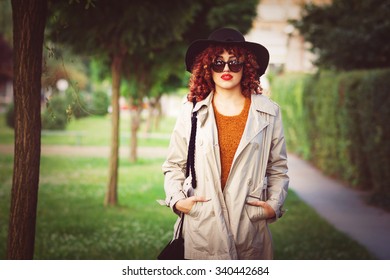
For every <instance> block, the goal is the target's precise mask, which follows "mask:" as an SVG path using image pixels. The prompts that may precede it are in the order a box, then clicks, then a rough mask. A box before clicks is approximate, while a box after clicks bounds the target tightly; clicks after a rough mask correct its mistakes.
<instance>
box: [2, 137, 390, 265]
mask: <svg viewBox="0 0 390 280" xmlns="http://www.w3.org/2000/svg"><path fill="white" fill-rule="evenodd" d="M166 152H167V151H166V149H165V148H146V147H139V149H138V154H139V156H140V157H146V158H155V157H160V158H164V157H165V156H166ZM12 153H13V146H12V145H0V154H12ZM109 153H110V149H109V147H84V146H43V147H42V154H43V155H50V154H56V155H63V156H73V155H78V156H96V157H108V156H109ZM120 154H121V156H122V157H127V156H128V155H129V149H128V148H121V149H120ZM289 175H290V179H291V181H290V188H291V189H293V190H294V191H295V192H296V193H297V194H298V196H299V197H300V198H301V199H303V200H304V201H305V202H306V203H307V204H309V205H310V206H311V207H312V208H314V209H315V210H316V211H317V212H318V214H319V215H321V216H322V217H324V218H325V219H326V220H328V221H329V222H330V223H331V224H333V225H334V226H335V227H336V228H337V229H339V230H340V231H342V232H344V233H346V234H347V235H349V236H350V237H351V238H353V239H355V240H356V241H357V242H359V243H360V244H362V245H363V246H365V247H366V248H367V249H368V250H369V251H370V252H371V253H372V254H373V255H374V256H375V257H377V258H378V259H387V260H390V213H388V212H385V211H383V210H381V209H378V208H375V207H371V206H368V205H367V204H365V203H364V202H363V199H362V197H363V196H364V193H363V192H359V191H356V190H352V189H350V188H347V187H346V186H344V185H343V184H341V183H340V182H338V181H336V180H333V179H330V178H329V177H326V176H324V175H323V174H322V173H321V172H320V171H319V170H317V169H316V168H314V167H313V166H312V165H310V164H308V163H307V162H306V161H304V160H301V159H299V158H298V157H296V156H294V155H291V154H290V155H289Z"/></svg>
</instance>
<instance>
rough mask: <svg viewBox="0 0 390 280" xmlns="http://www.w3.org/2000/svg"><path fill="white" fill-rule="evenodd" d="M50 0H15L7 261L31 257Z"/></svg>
mask: <svg viewBox="0 0 390 280" xmlns="http://www.w3.org/2000/svg"><path fill="white" fill-rule="evenodd" d="M46 13H47V2H46V0H36V1H28V0H12V14H13V15H12V17H13V30H14V34H13V36H14V103H15V151H14V171H13V180H12V191H11V209H10V219H9V228H8V243H7V259H18V260H20V259H33V257H34V243H35V226H36V214H37V204H38V186H39V165H40V156H41V74H42V46H43V33H44V29H45V23H46Z"/></svg>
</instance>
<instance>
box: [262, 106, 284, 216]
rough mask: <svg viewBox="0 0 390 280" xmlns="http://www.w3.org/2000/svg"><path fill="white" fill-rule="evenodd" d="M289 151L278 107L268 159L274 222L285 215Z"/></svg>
mask: <svg viewBox="0 0 390 280" xmlns="http://www.w3.org/2000/svg"><path fill="white" fill-rule="evenodd" d="M287 171H288V168H287V151H286V142H285V138H284V132H283V124H282V116H281V112H280V108H279V107H278V110H277V114H276V116H275V118H274V127H273V132H272V140H271V146H270V153H269V157H268V163H267V170H266V176H267V180H268V199H267V203H268V204H269V205H270V206H271V207H272V208H273V209H274V211H275V213H276V217H275V218H273V219H271V220H269V222H274V221H276V220H277V219H278V218H280V217H281V216H282V215H283V212H284V211H283V210H282V207H283V204H284V200H285V199H286V196H287V190H288V184H289V177H288V175H287Z"/></svg>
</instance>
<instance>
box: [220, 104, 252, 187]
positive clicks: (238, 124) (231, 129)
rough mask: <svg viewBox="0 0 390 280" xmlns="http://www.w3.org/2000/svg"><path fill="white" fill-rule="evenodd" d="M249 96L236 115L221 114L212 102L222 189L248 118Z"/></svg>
mask: <svg viewBox="0 0 390 280" xmlns="http://www.w3.org/2000/svg"><path fill="white" fill-rule="evenodd" d="M250 105H251V100H250V98H245V105H244V108H243V109H242V111H241V113H240V114H239V115H236V116H224V115H221V114H220V113H219V112H218V111H217V109H216V107H215V105H214V102H213V108H214V113H215V121H216V123H217V129H218V142H219V148H220V156H221V167H222V170H221V184H222V190H223V189H224V188H225V185H226V181H227V179H228V176H229V172H230V168H231V166H232V162H233V158H234V155H235V153H236V150H237V147H238V144H239V143H240V140H241V137H242V134H243V132H244V129H245V124H246V120H247V118H248V113H249V107H250Z"/></svg>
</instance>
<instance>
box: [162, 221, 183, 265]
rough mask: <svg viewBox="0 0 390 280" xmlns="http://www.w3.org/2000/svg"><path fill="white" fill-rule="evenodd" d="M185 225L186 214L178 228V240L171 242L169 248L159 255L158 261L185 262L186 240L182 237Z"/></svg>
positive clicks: (166, 247)
mask: <svg viewBox="0 0 390 280" xmlns="http://www.w3.org/2000/svg"><path fill="white" fill-rule="evenodd" d="M183 223H184V214H182V216H181V219H180V224H179V226H178V233H179V235H178V236H177V238H176V237H175V239H173V240H171V241H170V242H169V243H168V244H167V246H165V248H164V249H163V250H162V251H161V253H160V254H159V255H158V257H157V259H158V260H184V239H183V236H182V231H183Z"/></svg>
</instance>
